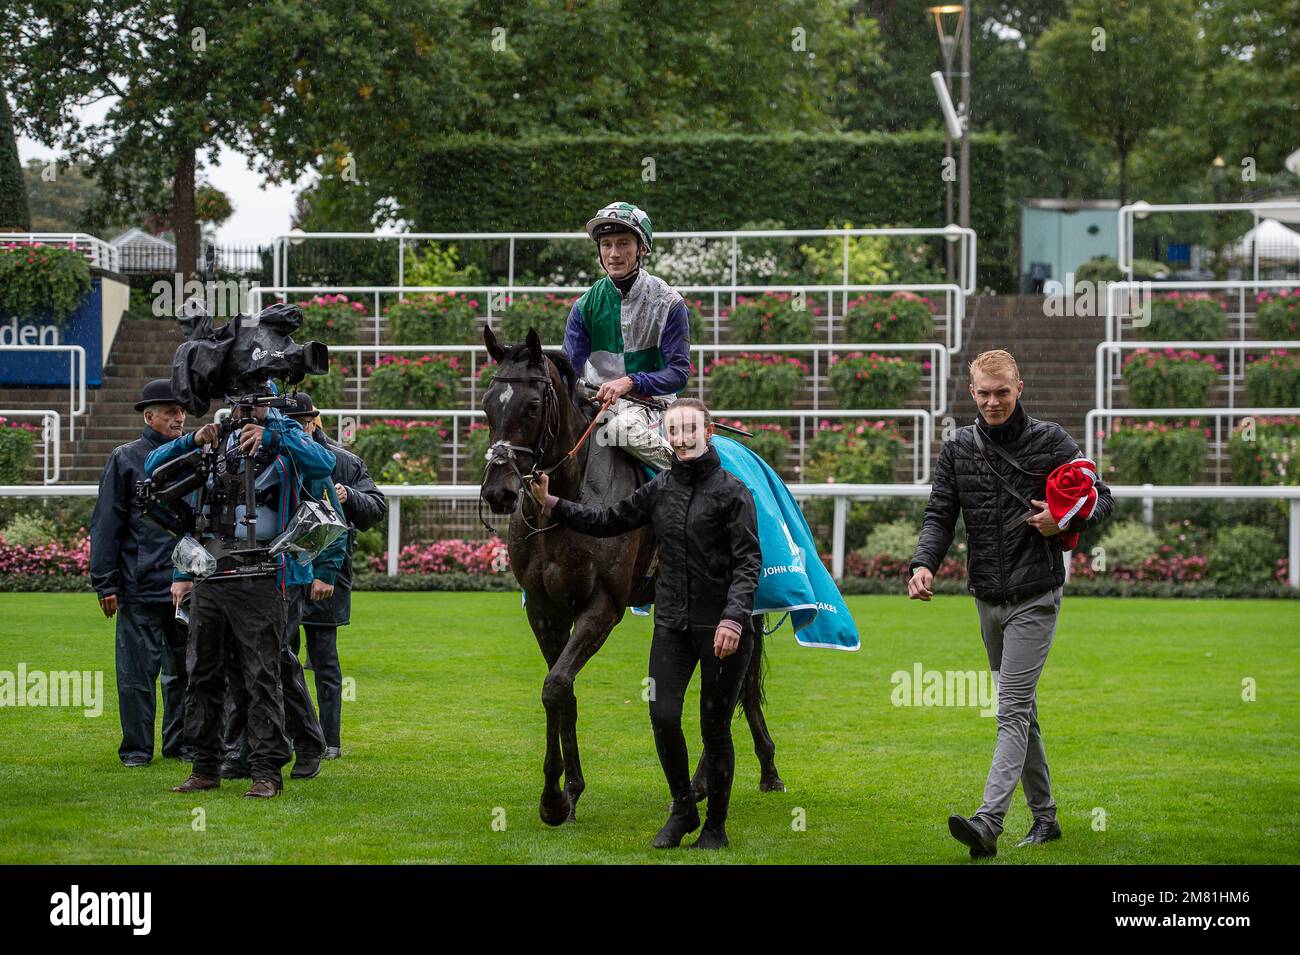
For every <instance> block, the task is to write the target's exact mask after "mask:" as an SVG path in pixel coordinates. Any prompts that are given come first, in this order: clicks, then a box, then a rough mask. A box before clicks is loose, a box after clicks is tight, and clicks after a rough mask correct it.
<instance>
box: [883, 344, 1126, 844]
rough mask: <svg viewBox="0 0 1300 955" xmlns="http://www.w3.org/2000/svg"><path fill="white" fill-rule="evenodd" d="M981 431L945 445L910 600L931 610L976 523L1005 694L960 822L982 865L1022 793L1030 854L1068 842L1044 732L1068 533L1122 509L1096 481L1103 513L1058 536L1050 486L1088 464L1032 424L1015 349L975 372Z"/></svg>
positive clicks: (984, 610)
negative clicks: (1035, 847) (1047, 668)
mask: <svg viewBox="0 0 1300 955" xmlns="http://www.w3.org/2000/svg"><path fill="white" fill-rule="evenodd" d="M970 373H971V385H970V392H971V397H973V398H974V399H975V403H976V405H977V407H978V409H979V411H978V413H977V415H976V419H975V424H973V425H968V426H967V427H965V428H960V429H958V430H957V432H956V433H955V434H954V435H953V436H952V437H951V438H949V439H948V440H947V441H946V442H944V445H943V448H942V450H941V451H940V452H939V463H938V465H937V466H936V468H935V474H934V484H933V486H932V489H931V491H930V500H929V503H928V504H927V505H926V508H925V521H924V524H923V526H922V528H921V536H920V540H919V541H918V542H917V545H916V553H915V555H914V556H913V557H912V561H911V565H910V568H909V569H910V570H911V572H912V577H911V580H909V581H908V596H909V597H911V598H912V599H913V600H929V599H930V597H931V596H932V591H931V589H930V586H931V583H932V581H933V579H934V574H935V573H936V572H937V571H938V569H939V565H940V564H941V563H942V562H943V559H944V555H945V554H946V553H947V552H948V547H949V545H951V544H952V538H953V531H954V529H955V528H956V525H957V515H958V513H959V512H960V513H961V515H962V517H963V518H964V519H965V523H966V542H967V574H968V584H967V586H968V589H969V590H970V591H971V593H973V594H974V595H975V603H976V607H977V609H978V611H979V618H980V630H981V634H982V636H983V638H984V646H985V648H986V650H987V651H988V657H989V667H990V669H992V671H993V674H994V679H995V681H996V685H997V688H998V712H997V719H998V740H997V747H996V749H995V750H994V754H993V765H992V767H991V768H990V769H989V775H988V780H987V781H986V783H985V786H984V802H983V805H981V806H980V808H979V810H978V811H977V812H976V813H975V815H974V816H972V817H971V818H970V819H966V818H964V817H962V816H959V815H953V816H951V817H950V818H949V820H948V828H949V830H950V831H951V832H952V835H953V836H954V837H955V838H956V839H958V840H960V841H961V842H963V843H965V844H966V845H967V846H969V847H970V852H971V855H972V856H975V857H978V856H986V855H996V854H997V839H998V836H999V835H1001V833H1002V821H1003V819H1004V818H1005V817H1006V813H1007V809H1008V808H1009V807H1010V805H1011V797H1012V796H1013V795H1014V794H1015V790H1016V783H1017V782H1020V783H1021V784H1022V785H1023V787H1024V790H1025V799H1026V800H1027V801H1028V803H1029V808H1030V811H1031V812H1032V813H1033V815H1034V823H1033V826H1032V828H1031V829H1030V830H1029V834H1028V835H1027V836H1026V837H1025V838H1024V839H1023V840H1021V842H1020V845H1022V846H1023V845H1029V844H1032V843H1039V842H1048V841H1050V840H1052V839H1057V838H1059V837H1060V835H1061V829H1060V826H1059V825H1057V822H1056V803H1055V801H1054V800H1053V798H1052V785H1051V778H1050V776H1049V774H1048V769H1047V755H1046V752H1045V750H1044V748H1043V738H1042V735H1041V733H1040V732H1039V727H1038V703H1037V687H1038V677H1039V675H1040V674H1041V673H1042V670H1043V665H1044V663H1046V661H1047V653H1048V651H1049V650H1050V649H1051V646H1052V639H1053V637H1054V635H1055V633H1056V620H1057V615H1058V614H1059V612H1060V609H1061V588H1062V585H1063V584H1064V583H1065V563H1064V555H1065V553H1066V552H1065V551H1064V549H1063V548H1062V546H1061V544H1060V540H1061V537H1060V534H1061V532H1062V531H1077V530H1088V529H1090V528H1092V527H1095V526H1096V525H1097V524H1099V523H1100V522H1101V521H1103V520H1105V519H1106V517H1107V516H1109V515H1110V513H1111V511H1112V509H1113V508H1114V499H1113V498H1112V497H1111V493H1110V490H1109V488H1107V487H1106V485H1105V484H1104V483H1102V482H1101V481H1097V483H1096V490H1097V504H1096V507H1095V508H1094V509H1093V512H1092V515H1091V516H1090V517H1089V518H1088V519H1086V520H1084V519H1081V518H1079V517H1078V516H1076V517H1074V518H1073V519H1072V520H1071V521H1069V522H1068V523H1067V524H1066V526H1065V527H1058V526H1057V523H1056V520H1055V519H1054V518H1053V517H1052V514H1051V511H1050V510H1049V509H1048V507H1047V503H1046V500H1045V499H1046V496H1047V490H1046V481H1047V476H1048V475H1049V474H1050V473H1051V472H1052V471H1053V470H1055V469H1056V468H1057V467H1058V466H1060V465H1062V464H1065V463H1066V462H1068V461H1072V460H1074V459H1075V458H1079V457H1082V453H1081V452H1080V451H1079V446H1078V445H1077V444H1076V443H1075V442H1074V439H1073V438H1071V437H1070V436H1069V434H1067V433H1066V431H1065V429H1064V428H1062V427H1061V426H1060V425H1058V424H1055V423H1054V422H1051V421H1039V420H1037V419H1035V418H1031V417H1029V415H1027V414H1026V413H1025V409H1024V407H1023V406H1022V405H1021V404H1020V401H1019V399H1020V394H1021V392H1022V391H1023V390H1024V382H1023V381H1021V380H1020V370H1019V368H1018V367H1017V366H1016V362H1015V359H1014V358H1012V357H1011V355H1010V354H1009V353H1007V352H1005V351H989V352H984V353H983V354H982V355H980V356H979V357H978V358H976V359H975V360H974V361H973V362H971V364H970Z"/></svg>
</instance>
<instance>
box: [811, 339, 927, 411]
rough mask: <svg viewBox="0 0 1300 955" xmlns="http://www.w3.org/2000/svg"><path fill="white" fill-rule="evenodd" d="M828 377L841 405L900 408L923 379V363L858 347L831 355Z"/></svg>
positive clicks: (844, 406)
mask: <svg viewBox="0 0 1300 955" xmlns="http://www.w3.org/2000/svg"><path fill="white" fill-rule="evenodd" d="M925 364H926V365H927V366H928V365H929V364H930V363H929V362H926V363H925ZM827 378H828V379H829V380H830V383H831V388H832V389H834V391H835V397H836V400H838V401H839V403H840V407H842V408H861V409H866V408H901V407H902V406H903V403H904V402H905V401H906V400H907V399H908V397H909V396H910V395H911V394H912V392H913V391H915V390H916V386H917V385H919V384H920V383H921V366H920V365H919V364H917V363H916V362H914V361H912V360H911V359H909V358H902V357H899V356H896V355H880V354H877V353H876V352H870V353H866V354H864V353H863V352H860V351H855V352H849V353H848V354H847V355H831V366H830V371H829V373H828V374H827Z"/></svg>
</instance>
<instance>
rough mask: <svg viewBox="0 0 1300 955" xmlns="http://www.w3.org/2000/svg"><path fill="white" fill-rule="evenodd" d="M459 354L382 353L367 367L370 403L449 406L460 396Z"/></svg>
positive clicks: (391, 405)
mask: <svg viewBox="0 0 1300 955" xmlns="http://www.w3.org/2000/svg"><path fill="white" fill-rule="evenodd" d="M460 379H461V359H460V356H458V355H420V356H418V357H416V358H407V357H405V356H403V355H381V356H380V357H379V360H378V361H377V362H375V364H374V366H373V367H372V369H371V371H370V379H369V395H370V403H371V405H377V406H379V407H381V408H420V409H423V408H451V407H454V406H455V405H456V404H457V402H458V399H459V397H460Z"/></svg>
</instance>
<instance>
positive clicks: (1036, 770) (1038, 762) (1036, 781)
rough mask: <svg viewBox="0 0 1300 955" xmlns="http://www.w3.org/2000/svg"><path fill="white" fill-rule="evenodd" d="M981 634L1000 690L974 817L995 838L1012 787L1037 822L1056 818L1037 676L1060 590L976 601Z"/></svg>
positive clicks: (1053, 629) (1052, 630)
mask: <svg viewBox="0 0 1300 955" xmlns="http://www.w3.org/2000/svg"><path fill="white" fill-rule="evenodd" d="M975 605H976V607H977V608H978V610H979V615H980V633H981V635H982V636H983V637H984V648H985V650H987V651H988V655H989V669H991V670H992V671H993V679H994V681H995V683H996V686H997V689H998V742H997V747H996V748H995V749H994V750H993V765H992V766H990V767H989V775H988V780H987V781H986V782H985V783H984V804H983V805H981V806H980V808H979V811H978V812H976V813H975V815H976V816H977V817H978V818H979V819H980V821H982V822H983V823H985V824H986V825H987V826H988V827H989V828H990V829H991V830H992V831H993V832H994V833H995V834H998V835H1000V834H1001V833H1002V820H1003V819H1004V818H1006V815H1007V810H1008V809H1009V808H1010V807H1011V797H1012V796H1014V795H1015V792H1016V783H1017V782H1020V783H1021V785H1022V786H1023V787H1024V790H1025V800H1026V801H1027V802H1028V803H1029V810H1030V812H1032V813H1033V814H1034V818H1035V819H1047V820H1052V821H1054V820H1055V819H1056V802H1055V800H1053V799H1052V778H1051V775H1050V774H1049V773H1048V771H1047V753H1046V751H1045V750H1044V749H1043V736H1042V733H1040V732H1039V729H1038V677H1039V675H1040V674H1041V673H1042V672H1043V664H1044V663H1046V662H1047V653H1048V651H1049V650H1051V649H1052V639H1053V637H1055V635H1056V618H1057V616H1058V614H1060V612H1061V588H1060V587H1057V588H1056V589H1055V590H1049V591H1047V592H1045V593H1042V594H1039V595H1038V596H1037V597H1030V598H1029V599H1028V600H1023V601H1021V602H1019V603H1009V604H992V603H987V602H985V601H983V600H980V599H978V598H976V600H975Z"/></svg>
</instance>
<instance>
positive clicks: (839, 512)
mask: <svg viewBox="0 0 1300 955" xmlns="http://www.w3.org/2000/svg"><path fill="white" fill-rule="evenodd" d="M848 512H849V500H848V498H846V497H844V496H843V495H839V496H837V497H836V498H835V517H834V520H833V522H832V525H831V576H832V577H834V578H835V579H836V580H843V579H844V525H845V524H846V523H847V519H848ZM813 557H814V558H816V555H815V554H814V555H813Z"/></svg>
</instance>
